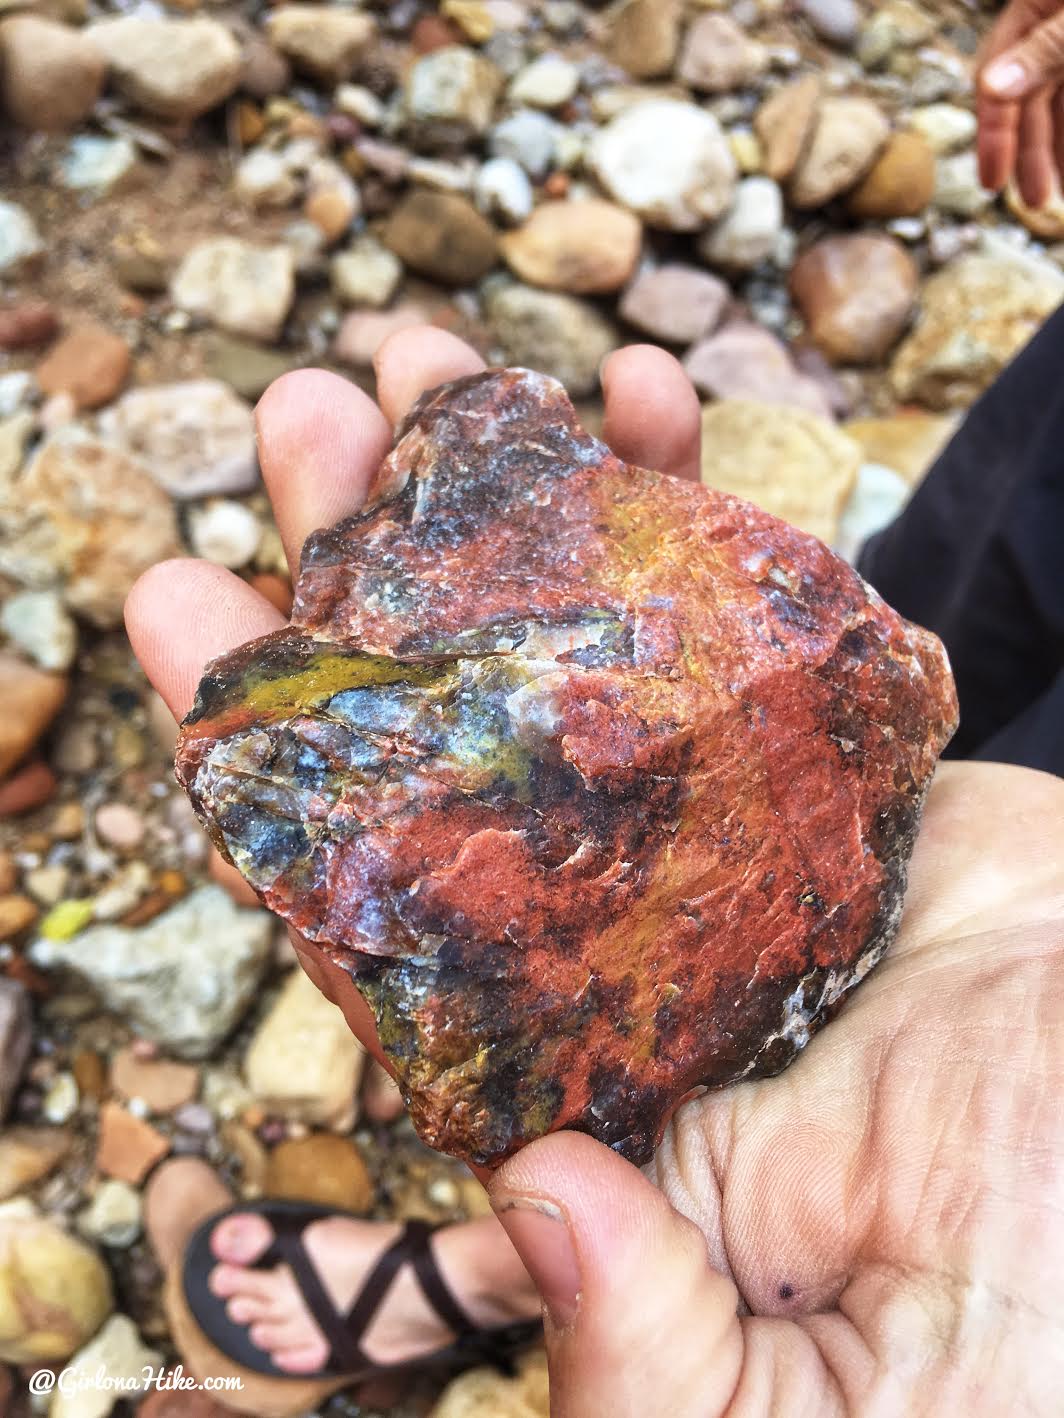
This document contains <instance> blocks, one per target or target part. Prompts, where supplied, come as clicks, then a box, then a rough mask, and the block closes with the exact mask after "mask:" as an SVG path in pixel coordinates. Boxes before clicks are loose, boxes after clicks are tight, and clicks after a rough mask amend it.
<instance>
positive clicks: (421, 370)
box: [373, 325, 485, 424]
mask: <svg viewBox="0 0 1064 1418" xmlns="http://www.w3.org/2000/svg"><path fill="white" fill-rule="evenodd" d="M373 367H374V369H375V370H376V373H377V398H378V399H379V400H380V405H381V408H382V409H383V411H384V417H385V418H386V419H388V420H389V421H390V422H391V423H392V424H397V423H400V422H401V421H402V419H404V418H405V417H406V415H407V414H408V413H409V412H410V407H411V405H412V404H414V403H415V402H416V401H417V400H418V399H419V398H420V397H421V395H422V394H423V393H424V392H425V390H426V389H435V388H436V386H437V385H439V384H446V383H447V381H448V380H449V379H461V378H462V377H463V376H464V375H466V374H480V373H481V371H482V370H483V369H484V367H485V366H484V361H483V360H482V359H481V357H480V356H479V355H478V354H477V352H476V350H475V349H473V347H472V345H467V344H466V342H465V341H464V340H460V339H459V338H458V336H457V335H452V334H450V333H448V331H446V330H438V329H437V328H436V326H435V325H418V326H415V327H414V328H413V329H410V330H398V331H396V333H395V334H394V335H390V336H389V337H388V339H386V340H385V341H384V344H383V345H381V347H380V349H379V350H378V351H377V353H376V355H375V357H374V360H373Z"/></svg>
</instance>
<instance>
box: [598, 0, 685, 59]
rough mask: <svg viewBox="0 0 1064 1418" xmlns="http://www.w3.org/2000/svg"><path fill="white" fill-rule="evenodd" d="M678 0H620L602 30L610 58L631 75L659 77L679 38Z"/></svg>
mask: <svg viewBox="0 0 1064 1418" xmlns="http://www.w3.org/2000/svg"><path fill="white" fill-rule="evenodd" d="M680 19H681V7H680V5H679V3H678V0H623V3H622V4H620V5H618V6H617V7H615V9H614V10H613V11H612V12H611V18H610V22H609V27H608V30H607V33H606V46H607V52H608V54H609V56H610V58H611V59H612V60H613V61H614V63H615V64H619V65H620V67H621V68H622V69H624V70H625V71H626V72H627V73H628V74H631V76H632V78H633V79H659V78H661V77H662V76H663V75H665V74H668V73H670V72H671V70H672V66H673V64H674V63H675V61H676V51H677V48H678V46H679V41H680Z"/></svg>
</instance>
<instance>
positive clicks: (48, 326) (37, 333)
mask: <svg viewBox="0 0 1064 1418" xmlns="http://www.w3.org/2000/svg"><path fill="white" fill-rule="evenodd" d="M58 329H59V320H58V319H57V317H56V313H55V311H54V310H53V309H52V307H51V306H50V305H49V304H48V303H47V301H44V300H23V301H20V302H19V303H18V305H9V306H8V307H7V308H6V309H4V310H0V350H26V349H32V348H33V347H34V346H35V345H43V344H46V343H47V342H48V341H49V340H50V339H51V338H52V336H53V335H54V334H55V332H56V331H57V330H58Z"/></svg>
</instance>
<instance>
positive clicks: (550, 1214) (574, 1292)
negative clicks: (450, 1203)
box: [495, 1196, 580, 1329]
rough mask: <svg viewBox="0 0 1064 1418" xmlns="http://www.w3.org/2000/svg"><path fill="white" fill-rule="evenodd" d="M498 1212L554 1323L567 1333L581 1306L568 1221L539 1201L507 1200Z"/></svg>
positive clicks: (501, 1204) (545, 1203)
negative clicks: (567, 1326)
mask: <svg viewBox="0 0 1064 1418" xmlns="http://www.w3.org/2000/svg"><path fill="white" fill-rule="evenodd" d="M495 1210H496V1214H497V1215H498V1217H499V1220H500V1221H501V1222H502V1224H503V1226H505V1228H506V1234H507V1235H508V1236H509V1237H510V1240H511V1241H512V1242H513V1245H514V1249H515V1250H516V1251H517V1254H518V1255H519V1256H520V1257H521V1259H522V1260H523V1261H524V1263H525V1269H526V1270H527V1271H528V1273H529V1275H531V1277H532V1279H533V1281H534V1282H535V1286H536V1289H537V1290H538V1291H539V1293H540V1296H541V1297H542V1300H543V1303H544V1305H545V1306H546V1308H547V1313H548V1315H549V1316H550V1319H551V1322H552V1323H553V1324H555V1325H557V1326H558V1327H559V1328H561V1329H564V1328H565V1326H566V1325H568V1324H570V1323H571V1322H572V1320H573V1317H574V1316H575V1315H576V1309H577V1306H578V1304H579V1303H580V1269H579V1267H578V1266H577V1263H576V1252H575V1251H574V1250H573V1243H572V1241H571V1240H570V1238H569V1228H568V1227H567V1226H566V1224H565V1218H564V1217H563V1216H562V1213H561V1212H560V1211H559V1210H558V1208H557V1207H556V1206H554V1205H553V1204H552V1203H551V1202H549V1201H541V1200H540V1199H539V1198H538V1197H524V1196H519V1197H507V1198H505V1199H502V1200H498V1201H496V1203H495Z"/></svg>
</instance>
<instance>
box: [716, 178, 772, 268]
mask: <svg viewBox="0 0 1064 1418" xmlns="http://www.w3.org/2000/svg"><path fill="white" fill-rule="evenodd" d="M782 232H783V193H782V192H781V191H780V188H779V184H778V183H776V182H774V181H773V180H772V178H771V177H744V178H743V179H742V181H741V182H740V183H739V185H738V187H737V188H736V189H735V201H734V202H733V203H732V206H731V208H730V209H729V211H728V212H726V213H725V215H724V216H723V217H721V219H720V221H718V222H716V223H715V224H714V225H713V226H711V227H710V228H709V230H708V231H707V232H705V233H703V235H702V236H701V237H700V238H699V241H698V254H699V255H700V256H701V257H702V259H703V261H705V262H706V264H707V265H708V266H714V267H719V268H721V269H722V270H726V271H753V270H755V269H756V268H757V267H758V266H760V265H762V264H763V263H764V262H765V261H771V260H772V259H773V257H774V256H775V255H776V253H777V251H778V248H779V244H780V236H781V235H782Z"/></svg>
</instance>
